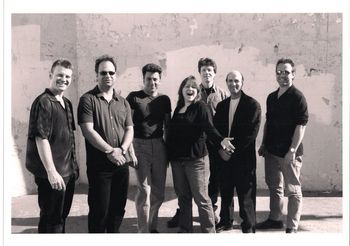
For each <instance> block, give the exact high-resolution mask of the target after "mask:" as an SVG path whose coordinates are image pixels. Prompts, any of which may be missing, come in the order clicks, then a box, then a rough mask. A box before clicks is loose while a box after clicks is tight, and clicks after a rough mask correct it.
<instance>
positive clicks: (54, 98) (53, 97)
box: [45, 88, 66, 102]
mask: <svg viewBox="0 0 350 246" xmlns="http://www.w3.org/2000/svg"><path fill="white" fill-rule="evenodd" d="M45 93H46V94H47V96H48V98H49V99H50V100H51V101H53V102H58V100H57V98H56V97H55V95H54V94H53V93H52V91H51V90H50V89H49V88H46V89H45ZM62 98H63V100H64V101H65V100H66V98H65V97H64V96H63V97H62Z"/></svg>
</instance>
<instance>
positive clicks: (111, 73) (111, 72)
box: [100, 71, 115, 76]
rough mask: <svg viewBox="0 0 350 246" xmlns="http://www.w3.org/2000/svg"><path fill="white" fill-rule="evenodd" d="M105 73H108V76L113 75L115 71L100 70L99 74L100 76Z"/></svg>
mask: <svg viewBox="0 0 350 246" xmlns="http://www.w3.org/2000/svg"><path fill="white" fill-rule="evenodd" d="M107 74H109V75H110V76H113V75H114V74H115V72H113V71H108V72H107V71H101V72H100V75H101V76H106V75H107Z"/></svg>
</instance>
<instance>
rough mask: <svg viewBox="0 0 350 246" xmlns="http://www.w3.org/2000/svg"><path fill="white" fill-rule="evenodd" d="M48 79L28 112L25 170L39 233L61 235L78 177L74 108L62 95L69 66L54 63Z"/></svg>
mask: <svg viewBox="0 0 350 246" xmlns="http://www.w3.org/2000/svg"><path fill="white" fill-rule="evenodd" d="M49 79H50V88H48V89H46V90H45V92H43V93H42V94H41V95H39V96H38V97H37V98H36V99H35V101H34V102H33V104H32V107H31V110H30V119H29V131H28V141H27V152H26V167H27V169H28V170H29V171H30V172H31V173H33V174H34V176H35V183H36V184H37V186H38V202H39V207H40V220H39V226H38V232H39V233H64V232H65V228H64V227H65V220H66V218H67V216H68V213H69V211H70V208H71V205H72V199H73V194H74V185H75V179H77V178H78V176H79V168H78V165H77V162H76V156H75V142H74V133H73V131H74V130H75V124H74V118H73V109H72V104H71V102H70V101H69V100H68V99H67V98H66V97H64V96H63V94H64V91H65V90H66V89H67V88H68V87H69V85H70V84H71V81H72V65H71V63H70V62H69V61H68V60H63V59H59V60H56V61H55V62H54V63H53V64H52V67H51V71H50V74H49Z"/></svg>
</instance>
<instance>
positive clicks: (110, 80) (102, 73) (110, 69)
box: [96, 61, 116, 90]
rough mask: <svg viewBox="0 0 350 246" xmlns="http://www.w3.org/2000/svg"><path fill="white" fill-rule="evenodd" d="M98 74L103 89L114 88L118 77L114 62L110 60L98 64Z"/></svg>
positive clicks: (100, 86)
mask: <svg viewBox="0 0 350 246" xmlns="http://www.w3.org/2000/svg"><path fill="white" fill-rule="evenodd" d="M96 76H97V83H98V85H99V88H100V89H101V90H108V89H110V88H112V87H113V85H114V82H115V79H116V72H115V67H114V65H113V63H112V62H110V61H103V62H101V63H100V65H99V66H98V73H97V75H96Z"/></svg>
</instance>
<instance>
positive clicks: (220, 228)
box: [215, 221, 233, 233]
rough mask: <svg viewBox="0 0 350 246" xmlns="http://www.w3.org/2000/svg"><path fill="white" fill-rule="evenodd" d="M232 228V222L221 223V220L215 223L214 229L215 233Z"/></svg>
mask: <svg viewBox="0 0 350 246" xmlns="http://www.w3.org/2000/svg"><path fill="white" fill-rule="evenodd" d="M230 230H233V225H232V223H223V222H221V221H220V222H219V223H217V224H216V225H215V231H216V233H220V232H222V231H230Z"/></svg>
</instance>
